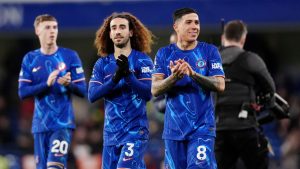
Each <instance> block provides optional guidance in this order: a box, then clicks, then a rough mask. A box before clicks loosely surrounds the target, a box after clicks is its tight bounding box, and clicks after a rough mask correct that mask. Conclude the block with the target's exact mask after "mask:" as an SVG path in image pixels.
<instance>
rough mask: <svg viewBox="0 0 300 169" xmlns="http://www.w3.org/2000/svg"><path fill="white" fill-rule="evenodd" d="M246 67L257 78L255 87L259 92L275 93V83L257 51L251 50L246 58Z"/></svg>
mask: <svg viewBox="0 0 300 169" xmlns="http://www.w3.org/2000/svg"><path fill="white" fill-rule="evenodd" d="M244 65H245V68H246V69H248V70H249V71H250V72H251V74H252V75H253V77H254V79H255V83H256V85H255V87H256V89H257V90H258V91H257V92H259V93H264V94H267V93H270V94H274V93H275V83H274V81H273V78H272V77H271V75H270V73H269V71H268V69H267V67H266V64H265V63H264V61H263V60H262V59H261V58H260V57H259V56H258V55H257V54H255V53H251V52H249V54H248V55H247V58H246V63H245V64H244Z"/></svg>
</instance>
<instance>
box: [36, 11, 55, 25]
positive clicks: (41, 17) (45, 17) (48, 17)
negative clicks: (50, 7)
mask: <svg viewBox="0 0 300 169" xmlns="http://www.w3.org/2000/svg"><path fill="white" fill-rule="evenodd" d="M44 21H55V22H57V20H56V18H55V17H54V16H52V15H49V14H42V15H38V16H37V17H36V18H35V20H34V23H33V26H34V27H37V26H38V25H39V24H40V23H42V22H44Z"/></svg>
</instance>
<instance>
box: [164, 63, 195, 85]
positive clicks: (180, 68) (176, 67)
mask: <svg viewBox="0 0 300 169" xmlns="http://www.w3.org/2000/svg"><path fill="white" fill-rule="evenodd" d="M169 66H170V69H171V72H172V76H173V77H174V78H175V79H177V80H179V79H181V78H183V76H184V75H188V76H193V75H194V74H195V73H196V72H195V71H194V70H193V69H192V67H191V66H190V65H189V64H188V63H187V62H186V61H184V60H182V59H179V60H176V61H174V62H173V61H170V65H169Z"/></svg>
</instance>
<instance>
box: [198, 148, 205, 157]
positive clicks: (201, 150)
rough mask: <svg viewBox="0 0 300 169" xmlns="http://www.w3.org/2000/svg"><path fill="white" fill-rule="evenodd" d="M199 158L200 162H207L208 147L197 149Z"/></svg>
mask: <svg viewBox="0 0 300 169" xmlns="http://www.w3.org/2000/svg"><path fill="white" fill-rule="evenodd" d="M197 152H198V153H197V158H198V159H199V160H205V159H206V147H205V146H198V147H197Z"/></svg>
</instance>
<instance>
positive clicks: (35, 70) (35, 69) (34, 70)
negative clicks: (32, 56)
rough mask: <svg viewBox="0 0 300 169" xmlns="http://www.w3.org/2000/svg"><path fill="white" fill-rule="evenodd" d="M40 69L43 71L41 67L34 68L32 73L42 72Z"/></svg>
mask: <svg viewBox="0 0 300 169" xmlns="http://www.w3.org/2000/svg"><path fill="white" fill-rule="evenodd" d="M40 69H41V66H38V67H34V68H33V69H32V72H37V71H38V70H40Z"/></svg>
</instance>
